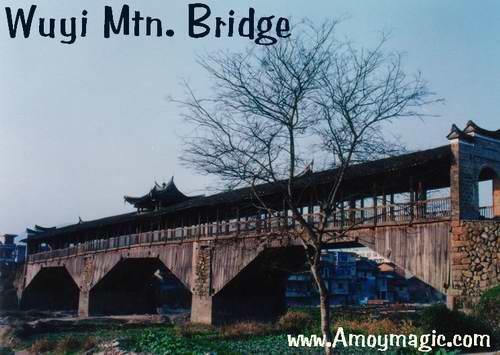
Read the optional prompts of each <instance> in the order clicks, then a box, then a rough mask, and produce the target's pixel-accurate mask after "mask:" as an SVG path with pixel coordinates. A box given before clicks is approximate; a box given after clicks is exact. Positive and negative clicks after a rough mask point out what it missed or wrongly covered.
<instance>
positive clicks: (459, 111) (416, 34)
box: [0, 0, 500, 233]
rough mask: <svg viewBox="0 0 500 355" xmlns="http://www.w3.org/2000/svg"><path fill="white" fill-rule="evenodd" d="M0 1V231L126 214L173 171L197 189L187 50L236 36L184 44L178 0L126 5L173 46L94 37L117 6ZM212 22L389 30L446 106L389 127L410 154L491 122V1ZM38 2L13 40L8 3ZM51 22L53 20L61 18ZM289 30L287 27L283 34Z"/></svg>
mask: <svg viewBox="0 0 500 355" xmlns="http://www.w3.org/2000/svg"><path fill="white" fill-rule="evenodd" d="M33 1H34V2H27V1H24V0H10V1H5V0H0V4H1V7H0V10H1V11H0V53H1V54H0V55H1V57H0V58H1V59H0V107H1V115H0V161H1V165H0V232H8V233H19V232H22V231H23V230H24V229H25V228H26V227H27V226H32V225H34V224H35V223H36V224H40V225H47V226H49V225H60V224H65V223H75V222H77V220H78V216H81V217H82V218H83V219H84V220H88V219H93V218H98V217H103V216H107V215H112V214H116V213H121V212H124V211H129V210H131V209H130V207H129V206H126V205H125V204H124V203H123V195H124V194H131V195H134V194H142V193H145V192H146V191H147V190H148V189H149V188H150V187H151V186H152V183H153V181H154V180H157V181H163V180H166V179H169V177H170V176H171V175H175V180H176V183H177V185H178V187H179V188H180V189H181V190H182V191H184V192H185V193H200V192H201V191H205V190H206V188H207V186H208V185H209V180H208V179H207V178H206V177H203V176H198V175H196V174H195V173H194V172H193V171H191V170H189V169H187V168H185V167H183V166H181V165H180V164H179V160H178V156H179V154H180V152H181V149H180V148H181V146H180V138H179V136H180V135H182V133H183V132H184V131H185V127H184V126H183V123H182V120H181V119H180V117H179V112H180V111H179V108H178V107H177V106H176V105H174V104H172V103H170V102H169V101H168V100H166V97H167V96H169V95H173V96H177V97H182V92H181V88H180V85H179V82H180V81H181V79H182V78H186V79H188V80H189V81H190V82H191V83H192V84H193V85H194V86H195V87H196V88H198V89H199V90H200V92H204V91H205V92H206V90H208V87H209V82H208V81H207V78H206V75H205V74H204V73H203V72H202V71H201V70H200V69H199V67H198V66H197V64H196V62H195V55H196V54H202V53H204V52H205V51H210V50H213V49H216V48H224V49H238V48H242V47H243V46H245V45H247V44H248V43H249V42H248V40H246V39H242V38H237V37H235V38H231V39H214V38H212V37H210V38H209V39H208V38H207V39H198V40H195V39H189V38H188V36H187V13H188V12H187V4H188V2H186V1H180V0H170V1H168V0H148V1H138V0H136V1H132V0H129V1H128V2H126V3H128V4H129V5H130V6H131V9H133V10H140V11H141V12H142V14H143V15H150V16H154V17H160V18H161V19H163V20H164V25H165V26H169V27H170V28H172V29H174V30H175V32H176V34H175V36H174V37H173V38H166V37H164V38H156V37H145V36H142V37H131V36H129V37H125V36H113V37H112V38H110V39H104V38H103V30H102V27H103V26H102V23H103V17H104V16H103V14H104V5H112V6H113V7H114V8H115V9H117V10H119V9H121V5H122V4H123V2H121V1H112V0H108V1H107V2H101V1H90V0H89V1H81V0H80V1H77V0H72V1H49V0H33ZM205 3H207V4H209V5H210V6H211V7H212V10H213V14H214V16H215V15H220V16H227V13H228V12H229V10H230V9H234V10H235V12H236V15H237V16H238V15H243V14H244V13H245V12H248V7H249V6H250V5H252V6H253V7H255V9H256V11H257V15H260V16H265V15H271V14H272V15H277V16H285V17H288V16H290V17H292V18H293V19H295V20H300V19H301V18H303V17H308V18H310V19H311V20H313V21H317V22H321V21H323V20H324V19H326V18H329V17H343V18H345V20H344V21H343V23H342V24H341V25H340V26H339V28H338V30H339V33H338V34H339V35H340V36H342V37H344V36H345V37H348V38H351V39H353V40H354V41H355V42H356V43H357V44H359V45H368V46H369V45H372V44H373V43H374V42H375V41H376V40H377V38H378V33H379V32H380V31H390V32H391V41H390V42H389V46H388V47H389V48H390V49H394V50H397V51H403V52H405V53H406V59H405V64H406V65H405V68H406V70H407V71H408V72H410V73H411V72H415V71H416V70H421V71H422V72H423V74H424V76H425V78H426V79H427V80H428V81H429V83H430V87H431V89H432V90H434V91H436V92H437V93H438V94H439V96H441V97H443V98H444V99H445V100H446V103H445V104H444V105H442V106H438V107H435V110H434V112H435V113H438V114H440V115H441V117H440V118H438V119H432V120H427V121H425V122H421V121H415V122H408V123H405V124H400V125H398V126H397V127H396V128H395V129H396V131H397V132H398V133H399V134H401V136H402V137H403V138H404V139H405V140H406V141H407V143H408V146H409V148H411V149H423V148H428V147H432V146H437V145H441V144H445V143H446V138H445V136H446V134H447V133H448V131H449V128H450V126H451V124H452V123H457V124H458V125H459V126H464V124H465V122H466V121H467V120H469V119H473V120H475V121H476V122H477V123H478V124H480V125H482V126H484V127H486V128H490V129H497V128H500V64H499V63H500V2H499V1H494V0H491V1H481V2H478V1H472V0H470V1H458V0H449V1H435V0H427V1H423V0H412V1H396V0H394V1H381V0H366V1H353V0H348V1H332V0H328V1H326V0H325V1H296V0H287V1H284V0H282V1H276V0H274V1H263V0H255V1H247V0H245V1H243V0H240V1H221V0H219V1H206V2H205ZM31 4H36V5H38V9H37V13H36V15H35V20H36V21H37V22H36V23H35V25H34V26H33V29H32V30H33V33H32V35H31V37H30V38H29V39H24V38H22V37H20V38H19V37H18V38H16V39H11V38H10V37H9V35H8V28H7V21H6V16H5V10H4V8H5V7H6V6H11V7H13V8H14V9H17V8H19V7H24V8H26V9H28V7H29V6H30V5H31ZM84 9H85V10H87V11H88V15H87V18H88V21H89V23H88V35H87V37H86V38H78V39H77V40H76V43H74V44H72V45H65V44H61V43H60V42H59V39H57V38H56V39H49V38H41V37H40V36H39V35H38V34H37V28H38V17H39V16H43V17H56V18H60V17H71V16H76V17H79V16H81V12H82V10H84ZM57 28H58V24H57ZM292 33H293V29H292Z"/></svg>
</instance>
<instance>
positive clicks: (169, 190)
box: [124, 177, 189, 210]
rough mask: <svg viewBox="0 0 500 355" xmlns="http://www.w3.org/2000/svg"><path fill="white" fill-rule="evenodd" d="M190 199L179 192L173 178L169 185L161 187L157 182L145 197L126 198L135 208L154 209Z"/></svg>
mask: <svg viewBox="0 0 500 355" xmlns="http://www.w3.org/2000/svg"><path fill="white" fill-rule="evenodd" d="M188 198H189V197H187V196H186V195H184V194H183V193H182V192H180V191H179V189H178V188H177V186H175V183H174V178H173V177H172V178H171V179H170V181H169V182H168V184H165V183H163V184H162V185H159V184H158V183H157V182H155V184H154V186H153V188H152V189H151V190H150V191H149V192H148V193H147V194H145V195H143V196H140V197H131V196H124V199H125V202H128V203H130V204H132V205H134V207H135V208H142V209H148V210H151V209H154V208H155V207H156V206H163V207H165V206H170V205H172V204H175V203H177V202H181V201H184V200H187V199H188Z"/></svg>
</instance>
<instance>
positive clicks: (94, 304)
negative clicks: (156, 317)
mask: <svg viewBox="0 0 500 355" xmlns="http://www.w3.org/2000/svg"><path fill="white" fill-rule="evenodd" d="M190 305H191V293H190V291H189V290H188V289H187V288H186V287H185V286H184V285H183V284H182V283H181V282H180V281H179V280H178V279H177V278H176V277H175V276H174V275H173V274H172V273H171V272H170V271H169V270H168V269H167V268H166V267H165V265H164V264H163V263H162V262H161V261H160V260H159V259H158V258H130V259H123V260H121V261H120V262H118V264H116V265H115V267H113V269H111V270H110V272H109V273H107V274H106V275H105V276H104V278H103V279H102V280H101V281H99V282H98V283H97V284H96V285H95V286H94V287H93V288H92V289H91V290H90V293H89V314H90V315H127V314H157V313H162V312H163V311H164V310H165V309H173V308H189V307H190Z"/></svg>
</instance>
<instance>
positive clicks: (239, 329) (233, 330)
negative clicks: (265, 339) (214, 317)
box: [220, 322, 274, 338]
mask: <svg viewBox="0 0 500 355" xmlns="http://www.w3.org/2000/svg"><path fill="white" fill-rule="evenodd" d="M273 330H274V329H273V327H272V326H271V325H270V324H266V323H257V322H239V323H234V324H231V325H226V326H224V327H222V328H221V329H220V337H221V338H247V337H250V336H259V335H269V334H270V333H272V332H273Z"/></svg>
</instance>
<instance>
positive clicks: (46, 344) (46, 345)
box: [30, 339, 55, 354]
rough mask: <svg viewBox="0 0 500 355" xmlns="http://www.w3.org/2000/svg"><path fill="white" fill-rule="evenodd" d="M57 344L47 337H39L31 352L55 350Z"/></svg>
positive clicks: (40, 352) (38, 352) (39, 352)
mask: <svg viewBox="0 0 500 355" xmlns="http://www.w3.org/2000/svg"><path fill="white" fill-rule="evenodd" d="M54 345H55V344H54V343H52V342H50V341H48V340H47V339H39V340H37V341H35V342H34V343H33V344H32V345H31V348H30V353H31V354H42V353H46V352H49V351H52V350H54V347H55V346H54Z"/></svg>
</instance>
